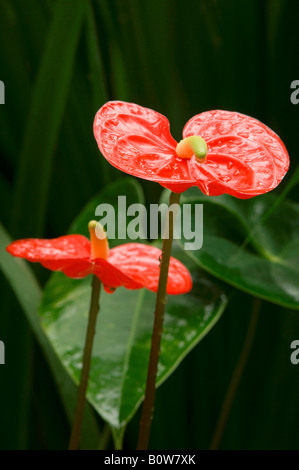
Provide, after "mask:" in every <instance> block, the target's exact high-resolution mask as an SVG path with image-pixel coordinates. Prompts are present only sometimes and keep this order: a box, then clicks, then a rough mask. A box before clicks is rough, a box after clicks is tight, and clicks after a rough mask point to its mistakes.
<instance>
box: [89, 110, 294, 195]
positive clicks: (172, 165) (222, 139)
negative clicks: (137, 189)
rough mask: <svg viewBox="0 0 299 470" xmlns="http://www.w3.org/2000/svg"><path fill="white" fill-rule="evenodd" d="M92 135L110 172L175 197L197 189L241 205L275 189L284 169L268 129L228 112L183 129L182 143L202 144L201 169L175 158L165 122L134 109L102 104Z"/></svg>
mask: <svg viewBox="0 0 299 470" xmlns="http://www.w3.org/2000/svg"><path fill="white" fill-rule="evenodd" d="M94 135H95V138H96V140H97V143H98V146H99V148H100V150H101V152H102V154H103V155H104V157H105V158H106V159H107V160H108V161H109V162H110V163H111V164H112V165H113V166H115V167H116V168H118V169H120V170H122V171H124V172H126V173H129V174H131V175H134V176H137V177H139V178H144V179H147V180H152V181H155V182H157V183H160V184H161V185H162V186H164V187H165V188H168V189H170V190H172V191H174V192H177V193H181V192H183V191H185V190H186V189H188V188H189V187H191V186H198V187H199V188H200V189H201V191H202V192H203V193H205V194H207V195H210V196H218V195H220V194H224V193H227V194H231V195H233V196H236V197H238V198H242V199H246V198H249V197H253V196H257V195H259V194H263V193H266V192H268V191H271V190H272V189H274V188H275V187H276V186H277V185H278V184H279V183H280V181H281V180H282V178H283V177H284V175H285V173H286V171H287V170H288V167H289V157H288V153H287V151H286V148H285V146H284V144H283V143H282V141H281V140H280V138H279V137H278V136H277V135H276V134H275V133H274V132H273V131H272V130H271V129H269V128H268V127H267V126H265V125H264V124H263V123H261V122H260V121H258V120H257V119H254V118H252V117H249V116H246V115H243V114H240V113H236V112H230V111H219V110H215V111H208V112H204V113H202V114H198V115H197V116H194V117H193V118H192V119H190V121H189V122H188V123H187V124H186V126H185V128H184V131H183V137H184V138H185V137H189V136H191V135H199V136H201V137H202V138H203V139H205V141H206V142H207V146H208V153H207V159H206V161H205V162H204V163H202V162H198V161H197V160H196V158H195V156H193V157H191V159H182V158H179V157H178V156H177V154H176V152H175V149H176V144H177V142H176V141H175V140H174V139H173V138H172V136H171V134H170V131H169V122H168V120H167V119H166V117H164V116H163V115H161V114H159V113H157V112H155V111H153V110H151V109H148V108H144V107H142V106H139V105H136V104H132V103H125V102H122V101H110V102H108V103H106V104H105V105H104V106H103V107H102V108H101V109H100V110H99V111H98V112H97V114H96V117H95V120H94Z"/></svg>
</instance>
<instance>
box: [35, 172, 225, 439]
mask: <svg viewBox="0 0 299 470" xmlns="http://www.w3.org/2000/svg"><path fill="white" fill-rule="evenodd" d="M125 186H126V194H127V196H128V202H127V204H129V203H130V197H131V198H132V196H133V192H134V190H135V200H134V202H137V201H138V198H137V193H138V191H136V189H137V188H138V187H139V184H138V183H137V182H136V181H135V180H127V181H125V180H121V182H120V183H119V182H116V183H115V184H114V185H112V186H111V187H110V190H109V189H107V190H106V191H105V192H104V193H103V194H102V195H100V196H99V197H98V198H96V200H93V201H92V202H91V204H89V205H88V206H87V208H86V209H85V210H84V211H83V212H82V214H81V215H80V216H79V218H78V219H77V221H76V222H75V223H74V224H73V226H72V228H71V232H74V231H75V232H77V233H83V234H86V230H87V222H88V220H90V218H91V216H92V215H93V214H94V209H95V205H96V203H99V202H101V201H102V200H103V201H105V203H110V202H111V203H113V204H115V201H116V200H117V194H121V193H122V191H125ZM139 202H140V198H139ZM118 215H119V214H118ZM188 267H189V269H190V271H191V273H192V276H193V281H194V286H193V289H192V291H191V292H190V293H189V294H185V295H179V296H170V298H169V302H168V304H167V306H166V314H165V329H164V335H163V339H162V351H161V357H160V363H159V369H158V379H157V385H160V384H161V383H162V382H163V381H164V380H166V378H167V377H168V376H169V375H170V374H171V373H172V372H173V371H174V370H175V368H176V367H177V366H178V364H179V363H180V362H181V361H182V359H183V358H184V357H185V356H186V355H187V354H188V352H189V351H190V350H191V349H192V348H193V347H194V346H195V345H196V344H197V343H198V342H199V341H200V340H201V339H202V338H203V337H204V336H205V335H206V334H207V332H208V331H209V330H210V329H211V328H212V326H213V325H214V324H215V323H216V322H217V320H218V319H219V317H220V316H221V314H222V312H223V310H224V308H225V306H226V303H227V299H226V296H225V294H224V291H223V290H222V289H221V288H220V287H218V286H217V285H216V284H215V283H213V282H212V281H211V280H210V279H209V278H208V277H207V276H206V275H205V274H201V273H200V272H199V270H198V267H197V266H196V265H195V264H194V263H193V262H192V261H190V260H188ZM90 283H91V277H88V278H85V279H82V280H74V279H69V278H67V277H66V276H64V275H63V274H62V273H54V274H53V275H52V277H51V279H50V281H49V282H48V284H47V286H46V289H45V292H44V296H43V300H42V305H41V308H40V314H41V320H42V324H43V326H44V329H45V332H46V334H47V336H48V337H49V339H50V341H51V342H52V345H53V347H54V349H55V351H56V353H57V355H58V356H59V358H60V359H61V361H62V363H63V364H64V366H65V367H66V369H67V370H68V371H69V373H70V374H71V376H72V377H73V379H74V380H75V381H76V382H77V383H78V381H79V378H80V370H81V366H82V350H83V345H84V339H85V330H86V326H87V316H88V309H89V301H90V295H91V287H90ZM100 304H101V307H100V313H99V316H98V322H97V331H96V338H95V342H94V349H93V359H92V365H91V373H90V381H89V387H88V399H89V401H90V402H91V403H92V404H93V405H94V407H95V408H96V410H97V411H98V412H99V414H100V415H101V416H102V417H103V418H104V419H105V420H106V421H107V422H108V423H109V424H110V425H111V426H112V427H113V428H114V431H115V432H116V433H117V432H118V434H119V435H120V434H121V430H122V429H123V428H124V426H125V425H126V423H127V422H128V421H129V420H130V418H131V417H132V416H133V415H134V413H135V411H136V410H137V408H138V406H139V404H140V402H141V401H142V399H143V393H144V387H145V380H146V371H147V363H148V358H149V350H150V343H151V335H152V326H153V312H154V307H155V294H154V293H152V292H149V291H147V290H146V289H142V290H137V291H131V290H126V289H124V288H119V289H117V290H116V292H114V293H113V294H106V293H105V292H102V293H101V301H100ZM119 439H120V437H119ZM119 439H118V440H119Z"/></svg>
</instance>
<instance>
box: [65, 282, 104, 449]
mask: <svg viewBox="0 0 299 470" xmlns="http://www.w3.org/2000/svg"><path fill="white" fill-rule="evenodd" d="M101 285H102V283H101V281H100V280H99V279H98V278H97V277H96V276H93V280H92V292H91V300H90V308H89V315H88V325H87V331H86V338H85V346H84V354H83V367H82V372H81V378H80V385H79V390H78V397H77V404H76V411H75V417H74V422H73V427H72V433H71V438H70V442H69V448H68V449H69V450H77V449H78V447H79V443H80V435H81V428H82V422H83V416H84V406H85V396H86V390H87V385H88V378H89V371H90V363H91V356H92V347H93V340H94V336H95V331H96V322H97V316H98V312H99V310H100V307H99V299H100V291H101Z"/></svg>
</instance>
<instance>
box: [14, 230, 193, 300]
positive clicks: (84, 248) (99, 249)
mask: <svg viewBox="0 0 299 470" xmlns="http://www.w3.org/2000/svg"><path fill="white" fill-rule="evenodd" d="M96 230H97V233H96ZM89 231H90V235H91V241H89V240H88V239H87V238H86V237H84V236H83V235H66V236H63V237H59V238H54V239H51V240H42V239H37V238H29V239H25V240H17V241H15V242H13V243H11V244H10V245H9V246H8V247H7V251H8V252H9V253H10V254H12V255H13V256H17V257H19V258H25V259H27V260H28V261H32V262H39V263H41V264H42V265H43V266H44V267H46V268H48V269H50V270H51V271H62V272H63V273H64V274H66V276H68V277H71V278H83V277H85V276H88V275H89V274H94V275H96V276H97V277H98V278H99V279H100V280H101V281H102V283H103V285H104V288H105V290H106V291H107V292H109V293H111V292H113V291H114V290H115V289H116V288H117V287H120V286H124V287H126V288H127V289H140V288H142V287H146V288H147V289H149V290H152V291H154V292H156V291H157V287H158V279H159V273H160V261H159V257H160V255H161V250H159V249H158V248H155V247H153V246H148V245H143V244H141V243H128V244H125V245H120V246H117V247H116V248H112V249H111V250H109V246H108V240H107V237H106V234H105V232H104V230H103V229H102V227H101V225H100V224H99V223H98V224H97V223H96V222H95V221H92V222H90V223H89ZM98 236H101V237H103V238H102V239H99V238H98ZM191 288H192V280H191V276H190V273H189V271H188V269H187V268H185V266H184V265H183V264H182V263H180V261H178V260H177V259H175V258H171V260H170V266H169V277H168V284H167V292H168V294H182V293H185V292H189V291H190V290H191Z"/></svg>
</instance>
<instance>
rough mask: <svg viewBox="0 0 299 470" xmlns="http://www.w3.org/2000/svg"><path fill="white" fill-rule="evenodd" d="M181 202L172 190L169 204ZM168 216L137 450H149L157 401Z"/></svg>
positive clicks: (168, 247) (171, 223)
mask: <svg viewBox="0 0 299 470" xmlns="http://www.w3.org/2000/svg"><path fill="white" fill-rule="evenodd" d="M179 202H180V194H176V193H173V192H172V193H171V194H170V198H169V206H171V205H172V204H179ZM166 217H167V219H166V226H165V233H164V237H163V245H162V258H161V264H160V276H159V284H158V290H157V297H156V308H155V319H154V327H153V334H152V344H151V352H150V359H149V365H148V373H147V382H146V388H145V397H144V402H143V407H142V414H141V419H140V426H139V437H138V445H137V450H147V448H148V442H149V437H150V431H151V424H152V418H153V410H154V402H155V391H156V377H157V370H158V362H159V355H160V346H161V338H162V333H163V320H164V310H165V305H166V303H167V279H168V270H169V261H170V256H171V249H172V240H173V229H174V219H175V211H174V210H173V211H172V210H170V207H169V208H168V211H167V216H166Z"/></svg>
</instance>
